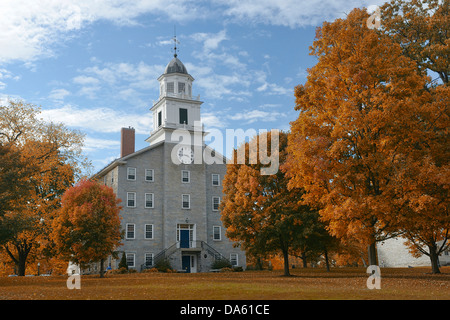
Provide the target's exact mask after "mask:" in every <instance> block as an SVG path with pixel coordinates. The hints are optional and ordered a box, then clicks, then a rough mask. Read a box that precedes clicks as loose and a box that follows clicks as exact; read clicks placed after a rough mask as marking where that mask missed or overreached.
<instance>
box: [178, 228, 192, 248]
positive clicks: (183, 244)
mask: <svg viewBox="0 0 450 320" xmlns="http://www.w3.org/2000/svg"><path fill="white" fill-rule="evenodd" d="M189 238H190V237H189V230H180V248H189V241H190V239H189Z"/></svg>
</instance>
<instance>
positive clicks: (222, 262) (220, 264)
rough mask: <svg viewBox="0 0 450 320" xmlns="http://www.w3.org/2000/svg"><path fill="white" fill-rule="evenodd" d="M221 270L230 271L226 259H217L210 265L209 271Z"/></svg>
mask: <svg viewBox="0 0 450 320" xmlns="http://www.w3.org/2000/svg"><path fill="white" fill-rule="evenodd" d="M223 268H230V269H231V263H230V261H228V260H227V259H219V260H215V261H214V262H213V264H212V265H211V269H223Z"/></svg>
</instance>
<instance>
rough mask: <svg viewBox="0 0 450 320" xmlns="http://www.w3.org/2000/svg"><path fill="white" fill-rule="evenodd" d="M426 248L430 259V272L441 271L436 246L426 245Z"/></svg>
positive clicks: (436, 272)
mask: <svg viewBox="0 0 450 320" xmlns="http://www.w3.org/2000/svg"><path fill="white" fill-rule="evenodd" d="M428 249H429V250H430V260H431V273H433V274H438V273H441V271H440V270H439V257H438V255H437V252H436V251H437V247H436V245H433V246H430V245H429V246H428Z"/></svg>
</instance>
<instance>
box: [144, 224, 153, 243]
mask: <svg viewBox="0 0 450 320" xmlns="http://www.w3.org/2000/svg"><path fill="white" fill-rule="evenodd" d="M144 231H145V239H153V225H152V224H146V225H145V230H144Z"/></svg>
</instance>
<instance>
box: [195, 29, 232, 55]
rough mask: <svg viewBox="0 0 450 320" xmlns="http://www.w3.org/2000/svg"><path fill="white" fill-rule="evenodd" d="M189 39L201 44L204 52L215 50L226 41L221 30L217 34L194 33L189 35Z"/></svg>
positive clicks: (223, 31)
mask: <svg viewBox="0 0 450 320" xmlns="http://www.w3.org/2000/svg"><path fill="white" fill-rule="evenodd" d="M191 37H192V38H193V39H194V40H195V41H198V42H203V51H204V52H210V51H212V50H216V49H217V48H218V47H219V44H220V43H221V42H222V41H224V40H227V39H228V37H227V31H226V30H221V31H219V32H218V33H203V32H200V33H194V34H192V35H191Z"/></svg>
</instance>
